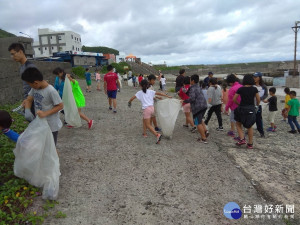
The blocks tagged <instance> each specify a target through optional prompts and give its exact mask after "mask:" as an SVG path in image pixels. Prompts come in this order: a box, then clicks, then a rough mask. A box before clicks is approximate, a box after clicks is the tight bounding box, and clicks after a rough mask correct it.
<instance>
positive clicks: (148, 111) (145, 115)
mask: <svg viewBox="0 0 300 225" xmlns="http://www.w3.org/2000/svg"><path fill="white" fill-rule="evenodd" d="M153 116H155V114H154V106H148V107H147V108H146V109H144V110H143V118H144V119H150V118H151V117H153Z"/></svg>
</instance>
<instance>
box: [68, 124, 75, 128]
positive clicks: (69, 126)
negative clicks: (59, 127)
mask: <svg viewBox="0 0 300 225" xmlns="http://www.w3.org/2000/svg"><path fill="white" fill-rule="evenodd" d="M66 127H67V128H74V127H73V126H71V125H68V124H67V125H66Z"/></svg>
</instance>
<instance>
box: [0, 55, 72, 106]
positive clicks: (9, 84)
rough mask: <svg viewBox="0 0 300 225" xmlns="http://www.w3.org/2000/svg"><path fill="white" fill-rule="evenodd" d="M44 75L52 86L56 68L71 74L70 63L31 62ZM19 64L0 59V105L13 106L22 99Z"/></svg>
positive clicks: (10, 60)
mask: <svg viewBox="0 0 300 225" xmlns="http://www.w3.org/2000/svg"><path fill="white" fill-rule="evenodd" d="M32 62H33V63H34V64H35V65H36V66H37V68H38V69H39V70H40V71H41V72H42V74H43V75H44V79H45V80H48V81H49V83H50V84H52V85H53V83H54V79H55V75H53V74H52V71H53V69H55V68H56V67H61V68H63V69H64V70H65V71H66V72H67V73H70V72H71V69H72V67H71V64H70V63H61V62H41V61H32ZM19 68H20V64H19V63H17V62H15V61H13V60H12V59H4V58H0V90H1V94H0V105H4V104H14V103H16V102H17V101H20V100H22V99H23V85H22V80H21V77H20V73H19Z"/></svg>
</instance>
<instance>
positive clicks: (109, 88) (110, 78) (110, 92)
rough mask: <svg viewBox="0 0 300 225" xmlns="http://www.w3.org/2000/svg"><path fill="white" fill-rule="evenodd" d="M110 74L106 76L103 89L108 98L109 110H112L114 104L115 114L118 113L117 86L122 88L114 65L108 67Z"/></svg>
mask: <svg viewBox="0 0 300 225" xmlns="http://www.w3.org/2000/svg"><path fill="white" fill-rule="evenodd" d="M107 70H108V73H107V74H105V75H104V83H103V89H104V93H105V94H106V95H107V97H108V104H109V110H112V107H111V105H112V104H113V107H114V110H113V112H114V113H117V99H116V98H117V89H118V88H117V85H118V87H120V86H121V85H120V82H119V77H118V75H117V74H116V73H114V72H113V70H114V68H113V66H112V65H108V66H107Z"/></svg>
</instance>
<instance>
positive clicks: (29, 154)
mask: <svg viewBox="0 0 300 225" xmlns="http://www.w3.org/2000/svg"><path fill="white" fill-rule="evenodd" d="M14 154H15V162H14V173H15V175H16V176H17V177H20V178H23V179H25V180H27V181H28V183H30V184H31V185H34V186H36V187H42V188H43V199H51V200H55V199H57V196H58V190H59V176H60V170H59V158H58V155H57V152H56V148H55V144H54V139H53V135H52V132H51V130H50V127H49V125H48V122H47V120H46V119H45V118H43V119H40V118H39V117H38V116H37V117H36V118H35V119H34V120H33V121H32V122H31V123H30V124H29V126H28V127H27V128H26V130H25V131H24V132H23V133H22V134H21V135H20V137H19V138H18V141H17V144H16V148H15V149H14Z"/></svg>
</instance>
